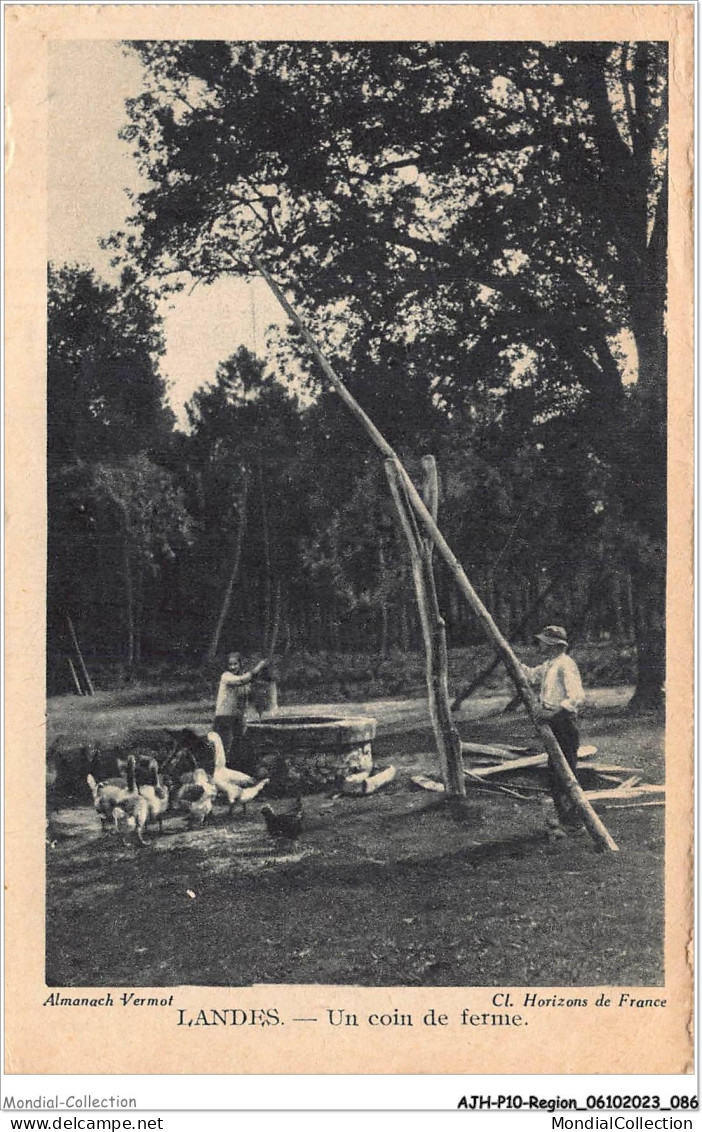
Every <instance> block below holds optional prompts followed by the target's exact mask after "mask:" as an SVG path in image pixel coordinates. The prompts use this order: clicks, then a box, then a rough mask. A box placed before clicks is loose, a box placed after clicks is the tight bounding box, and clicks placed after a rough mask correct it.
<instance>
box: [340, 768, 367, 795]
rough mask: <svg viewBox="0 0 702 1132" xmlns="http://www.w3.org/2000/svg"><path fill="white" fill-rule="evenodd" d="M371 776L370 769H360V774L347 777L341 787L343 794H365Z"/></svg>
mask: <svg viewBox="0 0 702 1132" xmlns="http://www.w3.org/2000/svg"><path fill="white" fill-rule="evenodd" d="M369 776H370V771H369V770H360V771H359V772H358V774H350V775H349V776H348V778H345V779H344V781H343V784H342V787H341V793H342V794H363V793H364V787H365V785H366V779H367V778H368V777H369Z"/></svg>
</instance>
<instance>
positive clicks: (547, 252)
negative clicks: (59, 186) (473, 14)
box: [114, 42, 667, 706]
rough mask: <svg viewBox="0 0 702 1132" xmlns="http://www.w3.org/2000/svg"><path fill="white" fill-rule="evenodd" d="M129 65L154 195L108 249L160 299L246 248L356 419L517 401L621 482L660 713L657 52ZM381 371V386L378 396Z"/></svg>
mask: <svg viewBox="0 0 702 1132" xmlns="http://www.w3.org/2000/svg"><path fill="white" fill-rule="evenodd" d="M135 49H136V50H137V51H138V52H139V54H140V56H141V58H142V60H143V61H144V63H145V66H146V71H147V83H148V87H147V91H146V93H145V94H144V95H143V96H142V97H141V98H139V99H136V100H133V101H132V103H131V104H130V116H131V124H130V126H129V127H128V128H127V130H126V131H125V137H126V138H127V139H128V140H131V141H132V142H134V143H135V146H136V153H137V157H138V160H139V162H140V165H141V170H142V173H143V174H144V175H145V176H147V177H148V179H149V182H150V185H149V188H148V189H147V190H146V191H145V192H144V193H142V194H141V195H140V196H139V197H138V198H137V201H136V211H135V214H134V218H133V219H134V225H135V227H134V229H133V231H131V232H130V233H128V234H126V235H122V236H121V237H120V236H117V237H115V240H114V243H115V244H116V245H121V247H122V251H123V254H125V255H126V256H127V257H128V258H130V259H131V260H132V261H133V262H135V263H138V264H139V266H140V269H141V270H144V271H146V272H148V273H152V274H155V275H156V276H161V277H163V278H164V279H166V278H175V279H176V285H178V283H177V279H178V276H177V272H178V271H181V272H189V273H191V274H194V275H196V276H198V277H202V278H205V279H210V278H213V277H214V276H216V275H217V274H218V273H221V272H230V271H235V272H246V271H248V270H249V268H250V265H249V262H248V258H247V256H248V253H249V251H250V250H251V249H252V248H253V249H255V250H256V251H257V252H262V253H263V254H265V255H266V256H267V258H268V262H269V263H273V264H274V266H275V270H276V272H277V275H278V277H279V278H280V279H282V280H283V281H284V282H285V283H286V284H287V285H288V286H290V287H291V289H292V290H293V291H295V292H296V299H297V302H298V303H299V304H300V305H301V306H302V307H303V309H305V310H306V313H307V316H308V318H309V320H310V322H311V323H312V325H313V327H315V328H316V329H317V330H318V332H320V333H321V334H323V336H324V337H325V339H326V340H327V341H331V343H332V345H333V346H335V347H336V349H337V353H338V355H339V358H340V360H341V361H342V362H343V365H344V370H345V372H346V373H347V376H348V379H349V385H350V387H351V388H352V390H354V386H356V390H355V391H357V390H358V386H359V385H361V386H362V387H363V390H364V393H370V395H371V398H373V399H374V401H375V404H374V405H373V407H371V413H372V414H373V413H375V411H376V408H378V407H382V406H385V408H386V411H387V413H388V416H390V417H391V418H392V413H391V410H390V408H389V405H390V401H391V397H390V394H391V391H393V390H394V391H395V392H396V391H397V385H398V381H399V382H401V390H402V399H401V402H402V405H403V407H407V408H408V409H410V411H411V409H412V407H413V406H415V405H416V406H421V395H420V394H419V392H418V391H419V390H420V389H422V390H423V392H424V401H425V404H426V403H428V404H430V405H431V406H433V407H434V408H436V407H439V408H440V409H441V410H442V411H443V412H444V413H447V414H450V413H451V412H453V411H455V410H456V408H457V407H459V406H460V405H462V404H463V405H468V406H469V405H470V404H471V403H474V402H475V399H476V398H478V399H480V398H482V397H484V396H489V395H490V394H491V393H492V394H498V395H500V394H502V395H504V394H509V393H510V392H512V391H513V390H514V387H515V385H517V386H518V385H522V386H527V387H528V388H529V390H530V391H531V392H532V393H533V398H532V403H533V404H532V407H533V414H534V415H533V416H532V419H531V421H530V422H529V425H530V427H531V425H533V424H534V423H536V424H538V423H539V420H543V419H545V418H548V417H553V416H561V417H563V418H564V419H566V420H570V421H571V422H575V421H576V420H577V422H578V424H579V425H582V426H584V428H583V431H582V433H581V435H580V441H579V442H580V444H581V446H582V448H583V450H585V449H586V448H588V447H589V448H590V449H591V450H592V451H593V452H594V453H595V454H596V455H597V457H598V458H599V459H602V460H605V461H606V462H607V463H608V465H609V466H610V467H611V468H612V470H613V477H612V483H611V488H612V500H611V503H612V507H613V512H615V513H616V514H617V515H618V518H619V520H620V522H621V523H622V524H624V525H625V527H626V532H625V535H624V537H623V538H622V540H621V541H622V543H623V545H624V546H625V547H627V548H628V551H629V554H628V565H629V569H630V571H631V574H632V580H633V582H634V591H635V594H636V601H637V608H638V611H639V616H638V622H639V625H640V626H641V632H640V635H639V683H638V688H637V696H636V700H637V702H638V703H641V704H644V705H647V706H648V705H655V704H656V703H657V702H659V701H660V698H661V690H662V675H663V670H664V634H663V616H664V593H665V568H664V561H665V554H664V548H665V412H664V405H665V355H666V349H665V347H666V343H665V301H666V278H665V263H666V248H667V163H666V82H667V74H666V65H667V64H666V56H665V46H664V45H662V44H657V43H656V44H651V43H634V44H602V43H582V44H581V43H575V44H573V43H568V44H556V45H553V44H538V43H537V44H529V45H524V44H521V43H520V44H508V43H504V44H492V43H481V44H468V45H466V44H461V43H451V44H427V43H399V44H328V43H322V44H304V45H303V44H274V45H269V44H233V45H231V44H226V43H216V44H210V43H208V44H203V43H187V42H183V43H178V44H170V43H169V44H167V45H164V44H162V43H140V44H137V45H135ZM303 123H304V128H303V126H302V124H303ZM174 272H175V273H176V274H175V276H174V274H173V273H174ZM342 323H343V325H344V327H345V334H344V337H343V338H342V337H341V335H340V333H339V326H340V325H341V324H342ZM627 340H630V341H632V342H633V343H634V347H635V353H636V359H635V361H633V362H632V361H630V360H628V359H627V356H626V350H625V349H624V345H625V343H626V342H627ZM631 352H632V351H630V353H631ZM632 369H635V370H636V372H637V376H638V380H637V382H636V385H635V387H631V388H627V386H626V380H627V377H628V376H629V372H630V371H631V370H632ZM392 373H396V374H397V378H395V379H392V378H391V377H390V375H391V374H392ZM371 374H373V375H377V374H382V375H384V378H385V380H384V381H383V382H382V383H381V388H380V389H379V388H378V385H376V384H375V383H373V382H372V381H371ZM410 390H411V391H412V393H413V394H414V395H413V396H409V395H408V391H410ZM417 398H419V399H417ZM511 401H512V404H513V405H514V403H515V399H514V398H512V399H511ZM523 406H524V403H523V401H522V407H523ZM394 419H395V426H396V428H397V430H398V431H402V432H404V429H403V428H401V427H398V424H397V419H396V417H395V418H394ZM408 419H411V418H408ZM522 423H524V420H523V419H522ZM404 435H407V433H406V432H405V433H404ZM389 439H390V440H391V441H393V442H395V438H394V437H393V436H392V435H390V436H389ZM644 469H645V472H646V484H647V492H648V499H649V505H648V506H647V508H646V510H644V509H643V508H642V507H641V480H640V476H641V475H642V474H643V472H644ZM632 481H633V484H632ZM607 505H608V506H609V505H610V501H608V502H607Z"/></svg>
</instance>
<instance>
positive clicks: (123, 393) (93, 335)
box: [47, 265, 174, 469]
mask: <svg viewBox="0 0 702 1132" xmlns="http://www.w3.org/2000/svg"><path fill="white" fill-rule="evenodd" d="M48 287H49V290H48V311H47V314H48V341H47V350H48V356H47V414H48V415H47V419H48V441H49V447H48V456H49V468H50V469H52V468H56V467H58V466H59V465H61V464H66V463H70V462H71V461H74V460H77V459H81V460H90V459H96V458H97V459H104V458H105V457H107V456H112V455H118V454H119V455H125V454H128V453H134V452H138V451H139V450H140V449H143V448H146V447H151V448H154V447H158V446H159V445H161V444H163V442H164V438H166V437H167V436H168V434H169V433H170V431H171V429H172V427H173V420H174V418H173V414H172V413H171V411H170V410H169V409H168V408H167V406H166V393H165V385H164V382H163V379H162V378H161V376H160V375H159V372H158V358H159V356H160V355H161V354H162V353H163V350H164V346H163V340H162V337H161V329H160V320H159V319H158V317H157V315H156V313H155V310H154V307H153V300H152V299H150V298H149V296H148V295H147V294H146V293H145V291H144V290H143V289H142V288H140V287H137V286H136V284H135V280H134V276H133V273H129V272H125V273H124V275H123V280H122V284H121V286H120V287H110V286H108V285H107V284H106V283H103V282H102V281H101V280H99V279H98V278H97V276H96V275H95V273H94V272H92V271H89V270H86V269H84V268H81V267H75V266H63V267H58V266H53V265H50V266H49V279H48Z"/></svg>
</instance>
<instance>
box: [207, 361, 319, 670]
mask: <svg viewBox="0 0 702 1132" xmlns="http://www.w3.org/2000/svg"><path fill="white" fill-rule="evenodd" d="M264 369H265V367H264V364H263V363H262V362H261V361H260V360H259V359H258V358H256V357H255V356H254V355H253V354H252V353H251V352H250V351H249V350H247V349H246V348H245V347H241V348H240V349H238V350H237V351H236V353H235V354H233V355H232V356H231V357H230V358H228V359H227V360H226V361H224V362H222V363H221V364H220V366H219V367H218V369H217V373H216V376H215V380H214V382H213V383H208V384H206V385H204V386H203V388H202V389H200V390H198V391H197V392H196V393H195V394H194V395H193V398H192V400H191V401H190V402H189V404H188V406H187V412H188V419H189V423H190V428H191V434H190V436H189V438H188V440H187V442H186V445H185V450H186V452H185V459H186V463H187V467H188V478H189V480H190V484H191V491H192V488H193V487H195V488H196V496H195V498H194V499H193V504H192V508H193V513H194V514H196V515H197V517H198V526H199V538H198V549H197V559H198V563H201V562H202V561H203V560H204V561H207V562H208V563H209V573H210V575H211V576H212V577H213V580H214V582H215V583H216V586H217V590H216V592H215V593H214V594H213V595H212V596H211V597H210V598H209V600H208V602H207V607H206V609H205V612H204V615H205V617H206V618H207V620H208V621H210V622H211V624H212V630H211V632H210V635H209V638H208V642H207V646H206V649H205V654H204V659H205V661H206V662H211V661H213V660H214V659H215V657H216V654H217V651H218V649H219V647H220V641H221V637H222V634H223V633H224V630H225V628H226V627H227V624H228V621H229V618H230V608H231V604H232V598H233V596H234V591H235V586H236V585H237V581H238V577H239V572H240V568H241V565H242V563H244V564H245V565H246V566H247V568H248V575H249V576H248V578H247V579H246V580H245V584H244V586H243V589H244V590H245V591H246V592H247V595H248V600H247V601H246V602H245V603H241V602H240V603H239V604H240V606H241V605H242V604H245V605H246V607H247V609H248V611H249V619H251V612H252V611H253V610H254V609H256V607H258V610H259V615H260V621H261V625H262V632H261V644H262V645H263V647H264V648H267V647H268V643H269V642H268V638H269V637H270V633H271V627H272V617H273V608H272V606H273V591H274V588H275V585H274V574H276V575H277V579H278V580H281V579H282V578H283V577H285V576H289V575H290V574H291V573H293V572H294V553H295V548H296V545H297V536H296V533H295V527H294V523H295V517H296V515H297V513H298V509H299V502H298V500H297V499H296V498H295V491H294V489H292V484H293V479H294V465H295V463H296V462H297V460H298V459H299V455H300V447H301V445H300V439H301V433H302V421H301V417H300V410H299V405H298V402H297V398H296V397H295V396H294V395H292V394H290V393H289V392H288V391H287V390H286V389H285V388H284V387H283V386H282V385H281V384H280V383H279V382H278V381H276V380H275V378H274V377H272V376H270V375H267V374H266V373H265V372H264ZM245 535H246V536H247V537H246V539H245ZM247 543H248V546H247V545H246V544H247ZM195 568H196V569H199V565H198V564H197V563H196V566H195ZM256 583H259V592H258V593H254V592H252V591H253V589H254V586H255V585H256ZM252 599H253V600H252ZM240 628H241V629H247V630H248V629H249V628H250V627H249V626H241V627H240Z"/></svg>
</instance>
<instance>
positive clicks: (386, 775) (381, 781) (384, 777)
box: [363, 766, 397, 795]
mask: <svg viewBox="0 0 702 1132" xmlns="http://www.w3.org/2000/svg"><path fill="white" fill-rule="evenodd" d="M396 774H397V771H396V769H395V767H394V766H387V767H386V768H385V770H380V771H378V773H377V774H371V775H370V776H369V777H368V778H367V779H366V780H365V782H364V783H363V793H364V794H365V795H368V794H375V792H376V791H377V790H382V789H383V787H384V786H387V785H388V784H389V783H390V782H392V780H393V778H394V777H395V775H396Z"/></svg>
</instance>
